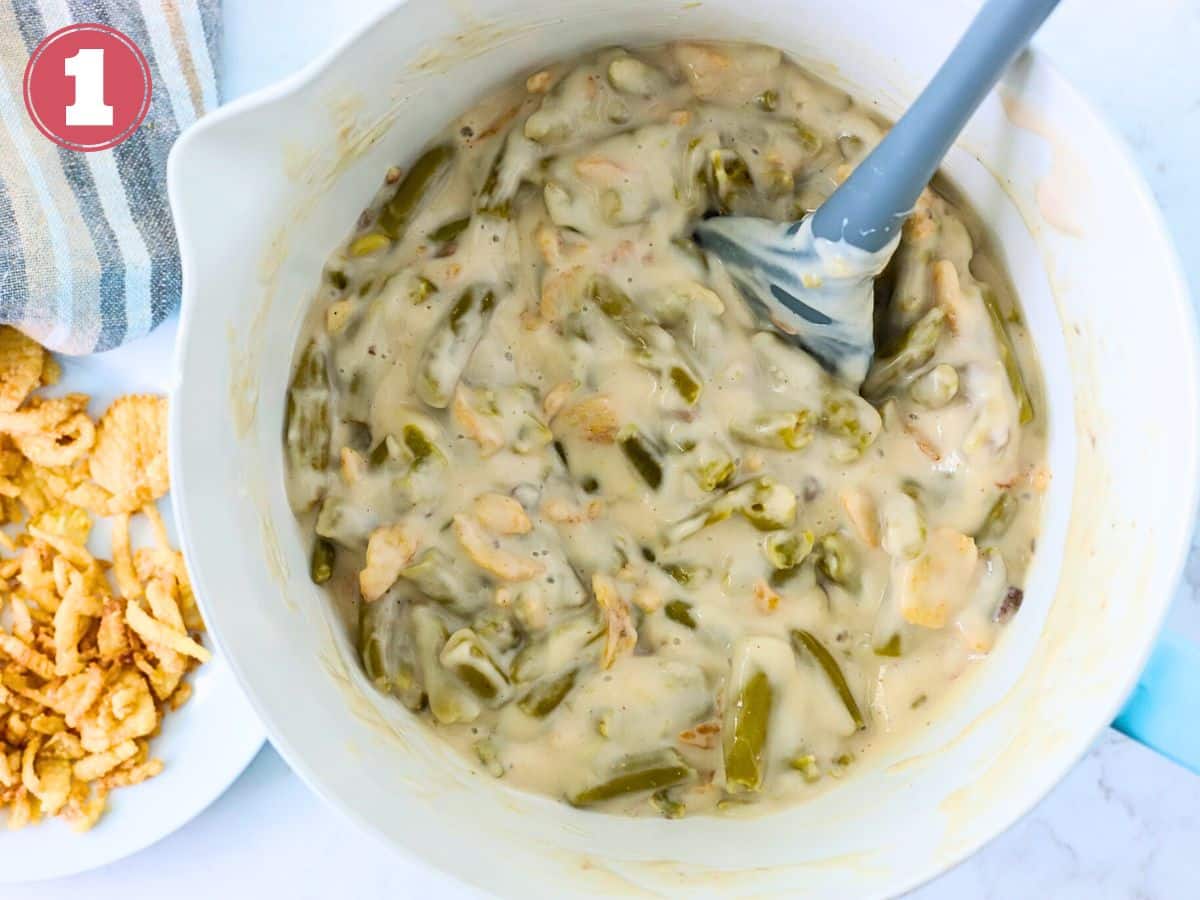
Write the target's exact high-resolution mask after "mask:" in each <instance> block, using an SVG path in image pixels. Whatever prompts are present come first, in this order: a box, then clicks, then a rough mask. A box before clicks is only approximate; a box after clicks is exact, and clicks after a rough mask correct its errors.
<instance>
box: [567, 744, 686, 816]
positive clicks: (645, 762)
mask: <svg viewBox="0 0 1200 900" xmlns="http://www.w3.org/2000/svg"><path fill="white" fill-rule="evenodd" d="M695 776H696V772H695V770H694V769H692V767H691V766H689V765H688V764H687V763H686V762H684V760H683V757H681V756H680V755H679V754H678V753H676V752H675V751H674V750H660V751H654V752H652V753H640V754H637V755H635V756H627V757H625V758H624V759H622V760H621V761H620V762H619V763H617V765H616V766H614V767H613V769H612V771H611V772H610V773H609V775H608V777H607V778H606V779H605V780H604V781H601V782H600V783H599V784H595V785H593V786H592V787H589V788H586V789H585V790H583V791H580V792H579V793H578V794H575V795H573V796H571V797H569V798H568V800H569V802H570V803H571V805H572V806H594V805H596V804H597V803H603V802H604V801H606V800H615V799H617V798H618V797H626V796H629V795H630V794H643V793H645V792H647V791H657V790H659V789H661V788H667V787H674V786H675V785H677V784H683V783H684V782H686V781H690V780H692V779H693V778H694V777H695Z"/></svg>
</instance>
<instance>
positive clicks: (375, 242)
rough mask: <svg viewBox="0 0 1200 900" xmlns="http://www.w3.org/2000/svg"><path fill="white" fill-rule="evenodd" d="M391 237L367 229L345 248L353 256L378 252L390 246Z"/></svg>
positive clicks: (362, 292) (361, 292) (361, 294)
mask: <svg viewBox="0 0 1200 900" xmlns="http://www.w3.org/2000/svg"><path fill="white" fill-rule="evenodd" d="M391 243H392V241H391V238H389V237H388V236H387V235H386V234H383V233H382V232H378V231H368V232H367V233H366V234H360V235H359V236H358V237H356V238H355V239H354V240H352V241H351V242H350V245H349V246H348V247H347V248H346V252H347V253H349V254H350V255H351V256H353V257H360V256H370V255H371V254H372V253H378V252H379V251H380V250H382V249H384V248H385V247H388V246H391ZM363 294H364V291H362V290H360V291H359V296H360V297H361V296H363Z"/></svg>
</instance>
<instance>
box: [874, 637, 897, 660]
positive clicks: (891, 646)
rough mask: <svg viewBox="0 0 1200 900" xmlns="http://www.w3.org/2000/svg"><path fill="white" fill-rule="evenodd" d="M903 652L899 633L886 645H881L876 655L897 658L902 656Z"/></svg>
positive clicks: (876, 649) (889, 639) (877, 648)
mask: <svg viewBox="0 0 1200 900" xmlns="http://www.w3.org/2000/svg"><path fill="white" fill-rule="evenodd" d="M901 650H902V647H901V643H900V635H899V633H897V634H893V635H892V636H891V637H890V638H888V639H887V642H886V643H883V644H880V645H879V646H878V647H876V648H875V655H876V656H891V657H895V656H899V655H900V653H901Z"/></svg>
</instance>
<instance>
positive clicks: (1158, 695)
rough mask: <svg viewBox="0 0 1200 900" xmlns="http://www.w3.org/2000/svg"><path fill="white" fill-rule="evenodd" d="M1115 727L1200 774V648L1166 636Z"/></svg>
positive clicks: (1161, 639) (1168, 635)
mask: <svg viewBox="0 0 1200 900" xmlns="http://www.w3.org/2000/svg"><path fill="white" fill-rule="evenodd" d="M1113 727H1114V728H1116V729H1117V730H1118V731H1120V732H1122V733H1123V734H1127V735H1128V736H1129V737H1131V738H1133V739H1134V740H1136V741H1141V742H1142V743H1143V744H1145V745H1146V746H1147V747H1152V748H1153V749H1155V750H1157V751H1158V752H1159V753H1161V754H1163V756H1166V757H1168V758H1170V759H1173V760H1175V762H1177V763H1179V764H1180V765H1183V766H1186V767H1187V768H1189V769H1191V770H1192V771H1193V772H1196V773H1197V774H1200V645H1197V644H1193V643H1191V642H1190V641H1186V640H1184V639H1183V638H1180V637H1176V636H1175V635H1173V634H1170V633H1167V634H1164V635H1163V636H1162V637H1161V638H1160V639H1159V642H1158V646H1157V647H1155V648H1154V653H1153V654H1152V655H1151V657H1150V662H1149V663H1147V664H1146V670H1145V671H1144V672H1142V677H1141V678H1140V679H1138V685H1137V687H1136V688H1135V689H1134V691H1133V695H1132V696H1131V697H1130V698H1129V702H1128V703H1126V704H1125V708H1124V709H1123V710H1121V714H1120V715H1119V716H1117V719H1116V721H1115V722H1113Z"/></svg>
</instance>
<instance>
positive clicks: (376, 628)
mask: <svg viewBox="0 0 1200 900" xmlns="http://www.w3.org/2000/svg"><path fill="white" fill-rule="evenodd" d="M405 606H406V604H404V603H402V602H401V601H400V600H398V599H396V598H394V597H381V598H379V599H378V600H376V601H374V602H373V603H366V602H361V603H359V605H358V652H359V657H360V658H361V659H362V663H363V669H364V671H366V673H367V677H368V678H369V679H370V680H371V682H372V684H374V685H375V687H376V688H377V689H379V690H381V691H385V692H387V693H390V694H392V695H393V696H395V697H397V698H398V699H399V700H400V702H402V703H403V704H404V705H405V706H407V707H408V708H409V709H411V710H419V709H420V708H421V707H422V706H424V704H425V688H424V686H423V685H422V683H421V679H420V678H419V676H418V671H417V670H418V667H417V660H416V656H415V653H414V650H413V645H412V638H411V634H410V629H409V627H408V624H407V622H406V621H405V618H406V614H405Z"/></svg>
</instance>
